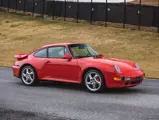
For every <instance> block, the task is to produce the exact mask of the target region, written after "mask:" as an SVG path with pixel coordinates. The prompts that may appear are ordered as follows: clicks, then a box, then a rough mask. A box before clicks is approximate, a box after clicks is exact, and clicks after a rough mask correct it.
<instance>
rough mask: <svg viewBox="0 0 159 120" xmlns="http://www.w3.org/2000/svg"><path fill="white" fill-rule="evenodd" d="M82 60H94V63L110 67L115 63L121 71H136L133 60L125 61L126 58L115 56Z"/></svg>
mask: <svg viewBox="0 0 159 120" xmlns="http://www.w3.org/2000/svg"><path fill="white" fill-rule="evenodd" d="M84 60H86V61H87V62H88V63H89V62H90V61H91V62H94V63H97V64H98V63H99V64H102V65H111V66H112V67H113V66H114V65H117V66H118V67H120V69H121V71H122V72H127V71H136V70H138V69H137V68H136V67H135V65H134V62H131V61H127V60H122V59H116V58H93V57H90V58H85V59H84Z"/></svg>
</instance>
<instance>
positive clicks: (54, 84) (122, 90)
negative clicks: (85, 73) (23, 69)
mask: <svg viewBox="0 0 159 120" xmlns="http://www.w3.org/2000/svg"><path fill="white" fill-rule="evenodd" d="M38 86H41V87H49V88H57V89H65V90H74V91H81V92H87V90H86V88H85V87H84V85H80V84H73V83H61V82H50V81H49V82H41V83H40V85H38ZM142 92H143V90H142V89H140V88H137V87H133V88H109V89H105V90H104V91H102V92H100V93H98V94H123V93H124V94H134V93H142Z"/></svg>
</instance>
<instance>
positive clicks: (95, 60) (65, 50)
mask: <svg viewBox="0 0 159 120" xmlns="http://www.w3.org/2000/svg"><path fill="white" fill-rule="evenodd" d="M15 58H16V62H15V63H14V65H13V67H12V70H13V75H14V76H15V77H18V78H20V79H21V80H22V82H23V83H24V85H27V86H32V85H36V84H37V83H39V82H40V81H45V80H47V81H48V80H49V81H60V82H69V83H77V84H84V85H85V87H86V88H87V89H88V90H89V91H90V92H100V91H102V90H104V89H105V88H127V87H133V86H136V85H139V84H141V83H142V81H143V78H144V76H145V74H144V72H143V70H142V69H141V68H140V66H139V65H138V64H137V63H134V62H132V61H128V60H123V59H117V58H104V55H102V54H98V53H97V52H96V51H95V50H93V49H92V48H91V47H90V46H89V45H87V44H81V43H79V44H77V43H58V44H50V45H46V46H43V47H41V48H39V49H37V50H35V51H33V52H32V53H29V54H17V55H15Z"/></svg>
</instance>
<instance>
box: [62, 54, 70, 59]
mask: <svg viewBox="0 0 159 120" xmlns="http://www.w3.org/2000/svg"><path fill="white" fill-rule="evenodd" d="M62 58H63V59H68V60H71V59H72V57H71V56H70V55H69V54H65V55H64V56H63V57H62Z"/></svg>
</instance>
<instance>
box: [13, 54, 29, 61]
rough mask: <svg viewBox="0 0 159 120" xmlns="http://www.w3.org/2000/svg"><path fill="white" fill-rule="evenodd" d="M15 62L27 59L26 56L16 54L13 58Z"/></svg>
mask: <svg viewBox="0 0 159 120" xmlns="http://www.w3.org/2000/svg"><path fill="white" fill-rule="evenodd" d="M14 57H15V58H16V59H17V60H22V59H25V58H27V57H28V55H26V54H17V55H15V56H14Z"/></svg>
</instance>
